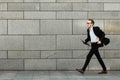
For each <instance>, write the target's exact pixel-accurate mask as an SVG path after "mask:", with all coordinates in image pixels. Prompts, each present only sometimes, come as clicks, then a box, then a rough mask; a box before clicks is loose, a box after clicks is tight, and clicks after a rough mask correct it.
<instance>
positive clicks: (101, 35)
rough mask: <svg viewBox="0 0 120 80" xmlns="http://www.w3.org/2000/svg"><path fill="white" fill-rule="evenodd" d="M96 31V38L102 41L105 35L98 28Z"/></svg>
mask: <svg viewBox="0 0 120 80" xmlns="http://www.w3.org/2000/svg"><path fill="white" fill-rule="evenodd" d="M97 29H98V30H97V31H98V34H99V35H98V37H99V39H100V41H103V39H104V37H105V33H104V32H103V31H102V30H101V29H100V28H99V27H98V28H97Z"/></svg>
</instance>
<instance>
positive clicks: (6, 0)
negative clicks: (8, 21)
mask: <svg viewBox="0 0 120 80" xmlns="http://www.w3.org/2000/svg"><path fill="white" fill-rule="evenodd" d="M0 2H23V0H0Z"/></svg>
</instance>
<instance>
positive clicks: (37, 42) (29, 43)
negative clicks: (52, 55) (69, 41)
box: [25, 36, 55, 50]
mask: <svg viewBox="0 0 120 80" xmlns="http://www.w3.org/2000/svg"><path fill="white" fill-rule="evenodd" d="M25 50H55V37H54V36H26V37H25Z"/></svg>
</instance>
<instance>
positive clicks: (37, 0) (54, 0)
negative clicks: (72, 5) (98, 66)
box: [24, 0, 56, 2]
mask: <svg viewBox="0 0 120 80" xmlns="http://www.w3.org/2000/svg"><path fill="white" fill-rule="evenodd" d="M24 2H56V0H24Z"/></svg>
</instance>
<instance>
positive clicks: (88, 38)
mask: <svg viewBox="0 0 120 80" xmlns="http://www.w3.org/2000/svg"><path fill="white" fill-rule="evenodd" d="M88 41H90V36H89V31H88V29H87V38H86V39H85V43H87V42H88Z"/></svg>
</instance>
